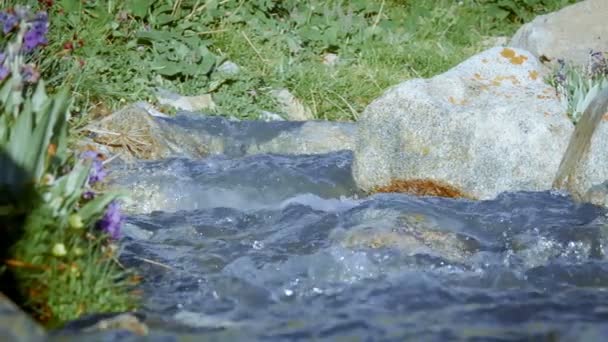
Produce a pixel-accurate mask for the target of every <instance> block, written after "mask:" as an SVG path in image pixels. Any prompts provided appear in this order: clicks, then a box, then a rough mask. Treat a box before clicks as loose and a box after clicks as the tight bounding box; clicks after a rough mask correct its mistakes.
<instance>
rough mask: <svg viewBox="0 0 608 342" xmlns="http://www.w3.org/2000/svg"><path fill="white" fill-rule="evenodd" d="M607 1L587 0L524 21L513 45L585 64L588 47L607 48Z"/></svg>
mask: <svg viewBox="0 0 608 342" xmlns="http://www.w3.org/2000/svg"><path fill="white" fill-rule="evenodd" d="M606 17H608V1H606V0H585V1H581V2H578V3H576V4H573V5H570V6H567V7H564V8H563V9H561V10H560V11H557V12H554V13H550V14H547V15H541V16H538V17H536V18H535V19H534V20H533V21H532V22H530V23H528V24H525V25H523V26H522V27H521V28H520V29H519V30H518V31H517V32H516V33H515V35H514V36H513V39H512V40H511V43H510V45H511V46H513V47H518V48H522V49H524V50H528V51H530V52H532V53H533V54H534V55H536V56H537V57H541V56H544V57H545V58H547V59H550V60H556V59H558V58H562V59H565V60H567V61H569V62H570V63H574V64H577V65H579V66H584V65H586V63H587V60H588V56H589V50H594V51H608V25H606Z"/></svg>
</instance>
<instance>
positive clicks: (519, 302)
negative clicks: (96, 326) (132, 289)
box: [100, 151, 608, 341]
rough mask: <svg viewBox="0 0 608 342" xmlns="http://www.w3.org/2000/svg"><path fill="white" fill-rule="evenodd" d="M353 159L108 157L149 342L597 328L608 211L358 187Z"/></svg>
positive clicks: (125, 255)
mask: <svg viewBox="0 0 608 342" xmlns="http://www.w3.org/2000/svg"><path fill="white" fill-rule="evenodd" d="M352 160H353V154H352V152H350V151H338V152H331V153H326V154H316V155H278V154H254V155H230V154H220V155H214V156H210V157H207V158H203V159H192V158H185V157H181V158H178V157H176V158H172V159H165V160H160V161H151V162H138V163H135V164H117V165H115V166H114V168H113V177H114V182H115V183H116V184H117V185H119V186H122V187H124V188H127V189H129V191H130V195H131V196H132V198H133V199H134V201H133V203H131V206H130V210H131V214H130V216H129V217H128V220H127V224H126V226H125V227H124V232H123V234H124V237H123V241H122V242H123V243H122V247H123V250H122V251H121V262H122V263H123V264H125V265H126V266H128V267H133V268H135V269H136V270H137V272H138V273H139V274H140V275H142V276H143V279H144V280H143V283H142V290H143V293H144V296H143V298H144V302H143V304H144V305H143V309H142V313H143V314H144V315H145V316H146V323H147V324H148V326H149V327H150V334H149V336H147V337H146V339H145V340H151V341H182V340H191V341H201V340H221V341H256V340H258V341H286V340H289V341H296V340H302V341H310V340H330V341H405V340H414V341H446V340H483V341H486V340H492V341H507V340H508V341H511V340H523V339H528V340H530V339H531V340H536V341H542V340H546V341H557V340H559V341H562V340H563V341H568V340H589V341H600V340H603V338H602V336H608V291H607V290H608V272H607V271H608V263H607V262H606V250H605V249H606V247H605V246H606V244H607V242H608V240H607V239H608V226H607V219H606V216H605V214H606V212H605V210H603V209H600V208H598V207H594V206H592V205H588V204H577V203H575V202H573V201H572V200H571V198H570V197H568V196H566V195H564V194H563V193H559V192H538V193H533V192H519V193H504V194H501V195H499V196H498V197H497V198H496V199H494V200H489V201H470V200H463V199H446V198H432V197H414V196H409V195H405V194H376V195H372V196H366V195H365V194H363V193H361V192H359V191H358V190H357V187H356V185H355V183H354V181H353V179H352V176H351V165H352ZM126 337H127V336H125V335H120V333H116V332H115V333H102V335H101V337H100V340H104V341H106V340H124V339H125V338H126ZM131 338H133V339H134V340H137V338H136V337H133V336H131Z"/></svg>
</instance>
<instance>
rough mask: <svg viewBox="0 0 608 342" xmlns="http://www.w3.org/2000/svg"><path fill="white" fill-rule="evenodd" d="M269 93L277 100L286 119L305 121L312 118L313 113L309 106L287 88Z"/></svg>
mask: <svg viewBox="0 0 608 342" xmlns="http://www.w3.org/2000/svg"><path fill="white" fill-rule="evenodd" d="M271 95H272V96H274V98H275V99H276V100H277V102H278V103H279V106H280V107H281V111H282V112H283V113H285V115H286V117H287V119H288V120H292V121H306V120H313V119H314V115H313V114H312V111H311V110H310V108H308V107H307V106H306V105H305V104H304V103H302V101H301V100H300V99H298V98H297V97H295V96H294V95H293V94H292V93H291V92H290V91H289V90H287V89H278V90H273V91H272V92H271Z"/></svg>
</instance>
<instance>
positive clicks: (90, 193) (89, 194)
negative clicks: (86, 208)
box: [82, 190, 95, 200]
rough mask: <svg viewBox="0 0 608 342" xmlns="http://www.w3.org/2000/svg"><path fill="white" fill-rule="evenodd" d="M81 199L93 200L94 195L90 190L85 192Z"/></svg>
mask: <svg viewBox="0 0 608 342" xmlns="http://www.w3.org/2000/svg"><path fill="white" fill-rule="evenodd" d="M82 198H84V199H85V200H90V199H93V198H95V193H94V192H93V191H91V190H87V191H85V192H83V193H82Z"/></svg>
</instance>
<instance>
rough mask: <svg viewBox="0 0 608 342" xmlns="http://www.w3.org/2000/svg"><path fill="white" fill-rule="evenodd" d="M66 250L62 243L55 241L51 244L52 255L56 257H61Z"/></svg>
mask: <svg viewBox="0 0 608 342" xmlns="http://www.w3.org/2000/svg"><path fill="white" fill-rule="evenodd" d="M67 253H68V252H67V251H66V249H65V245H64V244H62V243H56V244H55V245H54V246H53V255H54V256H56V257H61V256H64V255H66V254H67Z"/></svg>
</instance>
